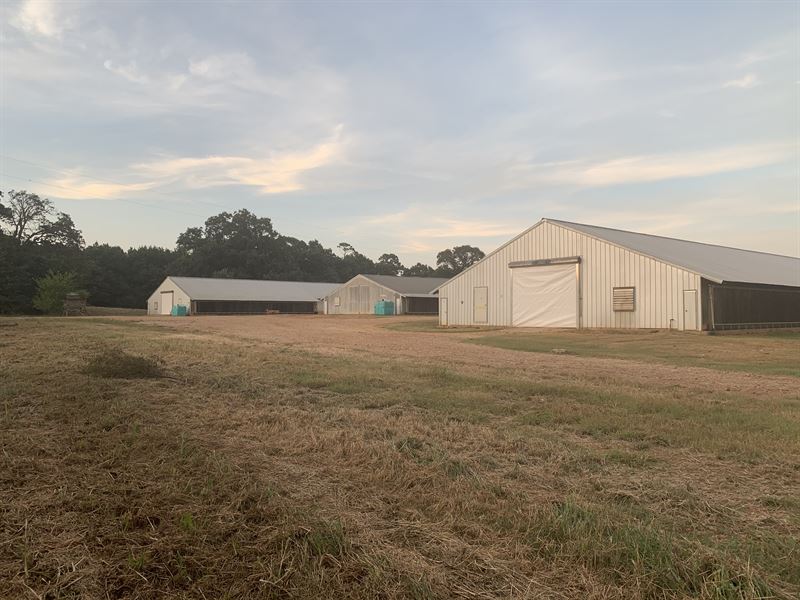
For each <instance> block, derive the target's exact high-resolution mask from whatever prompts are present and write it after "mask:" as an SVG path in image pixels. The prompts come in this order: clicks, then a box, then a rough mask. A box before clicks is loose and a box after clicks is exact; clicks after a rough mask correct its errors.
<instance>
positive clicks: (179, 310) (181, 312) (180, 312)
mask: <svg viewBox="0 0 800 600" xmlns="http://www.w3.org/2000/svg"><path fill="white" fill-rule="evenodd" d="M169 314H170V315H172V316H173V317H185V316H188V314H189V307H188V306H185V305H183V304H176V305H175V306H173V307H172V311H171V312H170V313H169Z"/></svg>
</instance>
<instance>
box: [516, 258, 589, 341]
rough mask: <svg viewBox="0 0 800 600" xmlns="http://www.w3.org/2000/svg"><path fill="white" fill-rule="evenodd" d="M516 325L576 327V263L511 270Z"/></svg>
mask: <svg viewBox="0 0 800 600" xmlns="http://www.w3.org/2000/svg"><path fill="white" fill-rule="evenodd" d="M511 273H512V275H511V279H512V282H513V283H512V296H511V303H512V305H513V315H512V317H513V318H512V323H513V324H514V326H515V327H577V326H578V316H577V313H578V284H577V277H576V265H575V264H574V263H572V264H564V265H543V266H538V267H517V268H514V269H512V270H511Z"/></svg>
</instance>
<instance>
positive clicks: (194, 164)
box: [134, 127, 343, 194]
mask: <svg viewBox="0 0 800 600" xmlns="http://www.w3.org/2000/svg"><path fill="white" fill-rule="evenodd" d="M340 132H341V127H337V129H336V134H335V136H334V138H333V139H332V140H329V141H326V142H322V143H320V144H318V145H316V146H314V147H313V148H311V149H310V150H307V151H304V152H289V153H285V154H273V155H272V156H269V157H267V158H249V157H244V156H207V157H201V158H196V157H181V158H168V159H164V160H160V161H155V162H150V163H142V164H138V165H135V166H134V168H135V169H136V170H138V171H139V172H141V173H142V174H144V175H145V176H147V177H151V178H156V179H158V180H161V181H165V182H168V181H182V182H183V183H184V184H185V185H187V186H188V187H190V188H206V187H215V186H222V185H248V186H253V187H256V188H258V189H259V191H260V192H261V193H262V194H279V193H285V192H295V191H298V190H302V189H304V188H305V187H306V186H305V184H304V183H303V182H302V175H303V174H304V173H306V172H308V171H311V170H313V169H317V168H319V167H323V166H326V165H329V164H331V163H334V162H336V161H337V160H339V159H340V158H341V156H342V153H343V143H342V142H341V140H340V135H339V134H340Z"/></svg>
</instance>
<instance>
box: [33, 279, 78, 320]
mask: <svg viewBox="0 0 800 600" xmlns="http://www.w3.org/2000/svg"><path fill="white" fill-rule="evenodd" d="M76 286H77V278H76V277H75V274H74V273H55V272H53V271H49V272H48V273H47V275H45V276H44V277H41V278H39V279H37V280H36V296H34V298H33V306H34V307H35V308H36V309H38V310H40V311H42V312H44V313H50V314H56V313H60V312H61V311H62V309H63V308H64V298H65V297H66V295H67V294H69V293H70V292H75V291H76Z"/></svg>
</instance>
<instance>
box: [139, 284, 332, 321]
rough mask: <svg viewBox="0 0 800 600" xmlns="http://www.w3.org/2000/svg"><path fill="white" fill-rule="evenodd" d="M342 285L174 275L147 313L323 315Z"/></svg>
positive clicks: (151, 300)
mask: <svg viewBox="0 0 800 600" xmlns="http://www.w3.org/2000/svg"><path fill="white" fill-rule="evenodd" d="M339 285H341V284H339V283H311V282H307V281H267V280H257V279H215V278H209V277H172V276H170V277H167V278H166V279H165V280H164V281H163V282H162V283H161V285H159V286H158V288H156V291H154V292H153V293H152V294H151V295H150V298H149V299H148V301H147V314H149V315H169V314H172V312H173V307H177V306H185V307H186V308H187V309H188V312H189V314H193V315H202V314H214V315H225V314H238V315H241V314H264V313H267V312H279V313H322V312H323V310H324V305H323V300H322V299H323V298H324V297H325V296H326V295H327V294H329V293H330V292H331V291H332V290H334V289H336V288H337V287H339Z"/></svg>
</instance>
